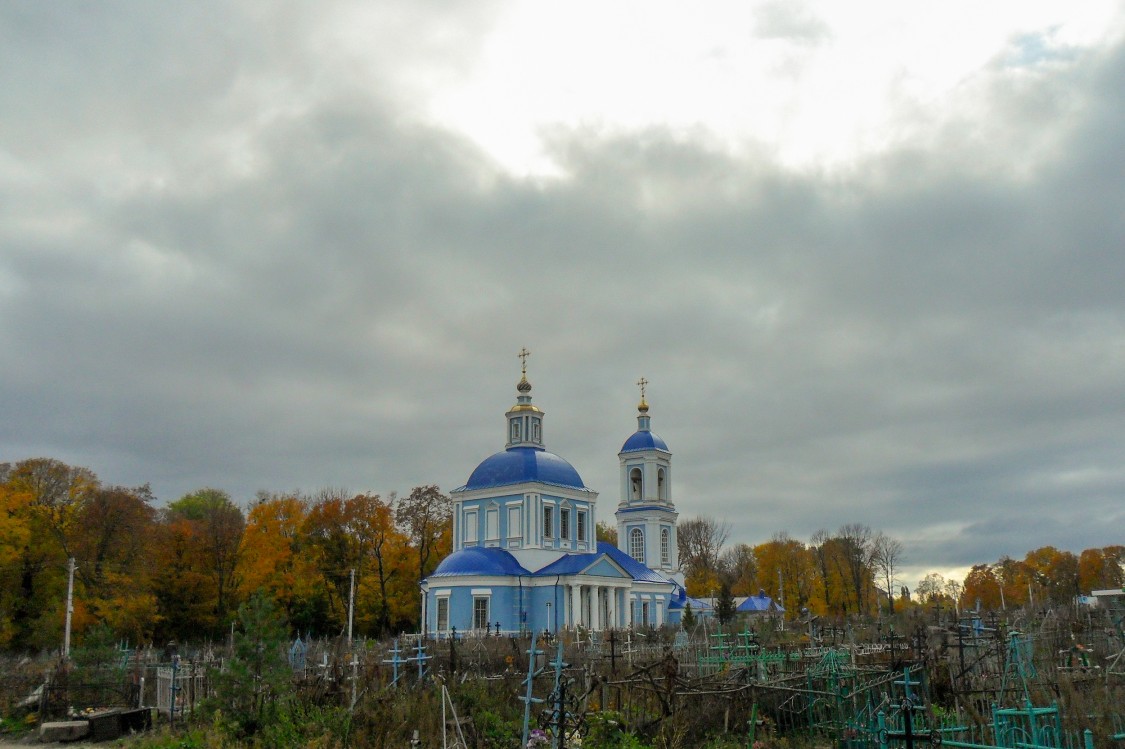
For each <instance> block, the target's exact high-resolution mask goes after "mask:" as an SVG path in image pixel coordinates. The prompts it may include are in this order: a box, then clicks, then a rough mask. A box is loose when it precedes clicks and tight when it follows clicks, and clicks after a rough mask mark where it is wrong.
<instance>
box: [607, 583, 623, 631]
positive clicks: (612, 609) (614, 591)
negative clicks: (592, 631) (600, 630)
mask: <svg viewBox="0 0 1125 749" xmlns="http://www.w3.org/2000/svg"><path fill="white" fill-rule="evenodd" d="M620 592H621V589H620V588H610V589H609V627H610V628H611V629H617V627H618V626H620V625H619V623H618V621H617V595H618V593H620Z"/></svg>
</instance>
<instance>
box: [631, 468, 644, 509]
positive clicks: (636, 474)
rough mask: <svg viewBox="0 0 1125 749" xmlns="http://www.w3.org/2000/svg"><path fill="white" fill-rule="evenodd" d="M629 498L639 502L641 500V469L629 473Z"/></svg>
mask: <svg viewBox="0 0 1125 749" xmlns="http://www.w3.org/2000/svg"><path fill="white" fill-rule="evenodd" d="M629 496H630V497H632V498H633V499H634V500H637V501H639V500H640V498H641V469H640V468H634V469H633V470H631V471H629Z"/></svg>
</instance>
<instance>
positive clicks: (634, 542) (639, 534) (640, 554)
mask: <svg viewBox="0 0 1125 749" xmlns="http://www.w3.org/2000/svg"><path fill="white" fill-rule="evenodd" d="M629 556H631V557H633V559H636V560H637V561H638V562H641V563H642V564H643V563H644V561H645V533H644V531H642V530H641V529H640V528H634V529H633V530H631V531H629Z"/></svg>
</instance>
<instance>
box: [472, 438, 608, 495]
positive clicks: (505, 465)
mask: <svg viewBox="0 0 1125 749" xmlns="http://www.w3.org/2000/svg"><path fill="white" fill-rule="evenodd" d="M528 481H534V482H538V483H540V484H550V485H552V486H561V487H566V488H568V489H579V490H581V491H590V490H589V489H587V488H586V485H585V484H583V483H582V477H581V476H579V475H578V471H576V470H574V466H572V465H571V464H570V463H568V462H566V460H564V459H563V458H560V457H559V456H558V455H555V454H554V453H550V452H547V451H546V450H544V449H543V448H541V447H509V448H508V449H507V450H504V451H502V452H498V453H496V454H495V455H491V456H489V457H487V458H485V459H484V460H483V461H482V462H481V464H480V465H478V466H477V467H476V470H474V471H473V473H472V475H470V476H469V480H468V482H466V484H465V485H464V486H462V487H460V488H458V489H455V490H454V491H459V492H461V491H469V490H472V489H490V488H492V487H496V486H507V485H509V484H522V483H525V482H528Z"/></svg>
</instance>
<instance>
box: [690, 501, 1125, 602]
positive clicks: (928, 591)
mask: <svg viewBox="0 0 1125 749" xmlns="http://www.w3.org/2000/svg"><path fill="white" fill-rule="evenodd" d="M677 533H678V536H679V551H680V565H681V567H682V569H683V571H684V575H685V581H686V587H687V590H688V594H689V595H691V596H693V597H706V598H716V599H721V598H723V597H724V595H732V596H751V595H756V594H757V593H758V592H759V591H765V592H766V593H767V594H769V595H770V596H771V597H772V598H774V599H775V600H778V601H780V602H782V603H783V604H784V606H785V608H786V609H787V610H788V611H789V612H790V615H792V614H793V613H796V612H800V611H802V610H805V609H807V610H808V612H809V613H810V614H813V615H816V616H832V617H839V618H843V617H847V616H849V615H855V614H860V615H870V614H875V613H878V612H881V611H885V612H887V613H892V614H893V613H894V612H895V610H896V608H898V609H901V608H904V607H910V606H916V605H920V604H929V603H939V604H940V603H944V604H947V605H948V606H949V607H950V608H952V607H961V608H974V607H976V605H977V604H978V602H979V604H980V606H981V607H982V609H985V610H1000V609H1002V608H1005V607H1008V606H1021V605H1025V604H1028V603H1035V602H1039V603H1043V602H1049V603H1053V604H1064V603H1069V602H1072V601H1073V600H1074V599H1075V597H1076V596H1078V595H1080V594H1083V593H1089V592H1090V591H1093V590H1104V589H1111V588H1121V587H1122V585H1123V584H1125V546H1106V547H1101V548H1091V549H1086V550H1084V551H1082V552H1081V553H1080V554H1074V553H1072V552H1069V551H1062V550H1059V549H1057V548H1055V547H1053V546H1044V547H1042V548H1039V549H1035V550H1034V551H1030V552H1028V554H1027V556H1026V557H1025V558H1024V559H1023V560H1016V559H1012V558H1010V557H1002V558H1001V559H1000V560H998V561H997V562H995V563H991V564H977V565H975V566H973V567H972V569H971V570H970V572H969V573H968V575H967V576H966V578H965V580H964V581H958V580H946V579H945V578H944V577H943V576H942V575H941V574H939V573H936V572H932V573H930V574H928V575H926V577H925V578H923V579H922V580H921V581H920V582H919V583H918V586H917V588H916V589H915V590H914V591H913V593H912V592H911V591H910V589H909V588H908V587H907V586H905V585H903V584H902V583H901V580H900V574H901V572H902V565H903V556H904V553H905V547H904V546H903V544H902V542H901V541H898V540H896V539H894V538H892V537H890V536H888V535H887V534H885V533H883V532H882V531H875V530H872V529H871V528H870V527H869V526H866V525H863V524H860V523H849V524H846V525H843V526H841V527H840V528H838V529H837V530H836V531H835V532H829V531H825V530H820V531H817V532H816V533H814V534H813V536H812V538H811V539H810V540H809V543H804V542H802V541H799V540H797V539H794V538H791V537H789V536H788V535H787V534H785V533H778V534H775V535H774V536H773V538H771V539H770V540H769V541H766V542H765V543H761V544H757V545H753V546H752V545H750V544H745V543H735V544H732V545H728V544H727V541H728V539H729V536H730V524H729V523H727V522H724V521H718V520H715V519H714V518H710V517H700V518H693V519H689V520H684V521H681V522H680V524H679V526H678V529H677Z"/></svg>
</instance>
